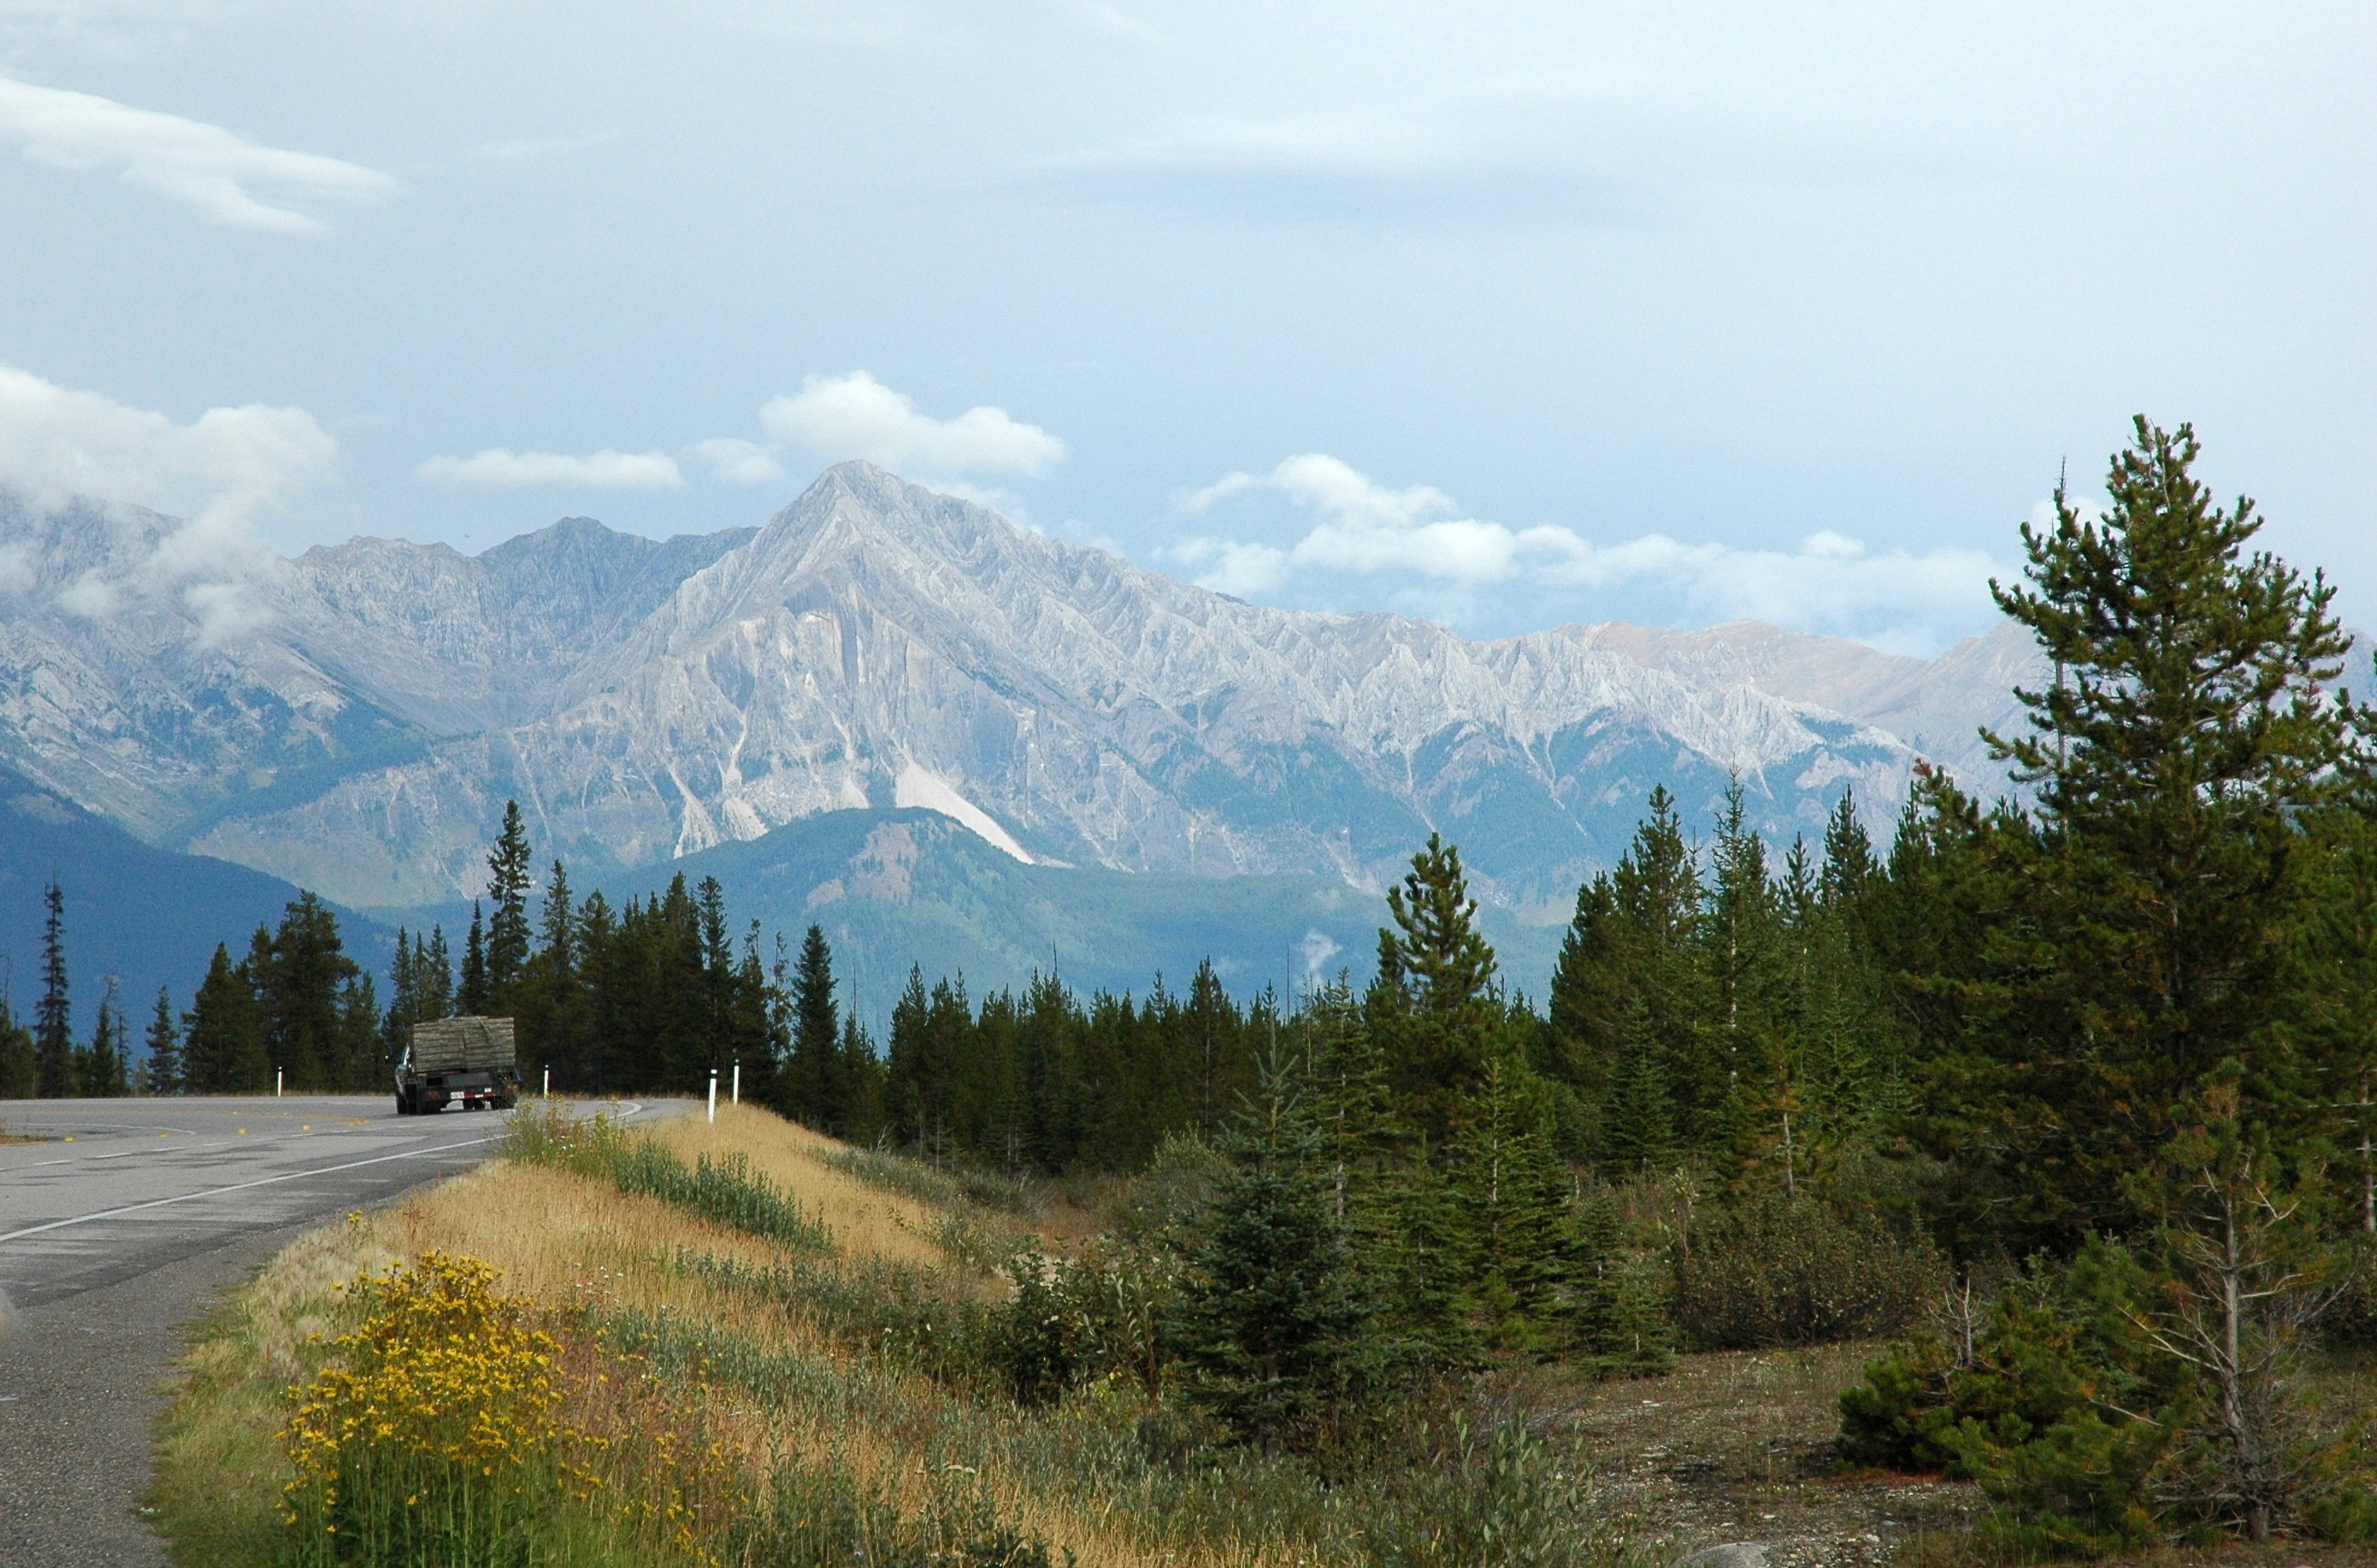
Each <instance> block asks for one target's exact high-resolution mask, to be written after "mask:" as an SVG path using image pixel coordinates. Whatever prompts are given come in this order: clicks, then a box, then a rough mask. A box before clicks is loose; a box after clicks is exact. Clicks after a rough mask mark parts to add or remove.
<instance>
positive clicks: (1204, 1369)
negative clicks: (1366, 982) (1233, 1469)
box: [1171, 1063, 1376, 1452]
mask: <svg viewBox="0 0 2377 1568" xmlns="http://www.w3.org/2000/svg"><path fill="white" fill-rule="evenodd" d="M1229 1150H1230V1155H1231V1167H1230V1170H1229V1172H1228V1173H1227V1174H1226V1175H1225V1176H1224V1177H1223V1179H1222V1180H1221V1183H1220V1186H1219V1189H1218V1191H1216V1192H1215V1193H1214V1196H1213V1201H1212V1209H1211V1211H1210V1215H1209V1217H1208V1219H1207V1221H1206V1224H1205V1227H1204V1229H1203V1233H1202V1235H1201V1236H1200V1238H1199V1239H1197V1241H1196V1243H1195V1245H1194V1246H1193V1247H1192V1248H1191V1250H1190V1251H1189V1259H1188V1263H1189V1268H1188V1271H1187V1279H1186V1282H1185V1284H1184V1287H1183V1289H1182V1291H1181V1295H1180V1299H1179V1305H1178V1310H1177V1319H1176V1321H1175V1322H1174V1323H1173V1324H1172V1335H1171V1336H1172V1338H1173V1340H1174V1342H1175V1343H1176V1344H1177V1345H1178V1347H1179V1351H1180V1364H1181V1369H1182V1374H1183V1391H1184V1393H1185V1394H1186V1395H1187V1397H1188V1399H1189V1402H1190V1403H1191V1404H1192V1405H1194V1406H1197V1407H1198V1408H1200V1409H1202V1410H1204V1411H1206V1412H1208V1413H1209V1414H1211V1415H1212V1416H1213V1417H1214V1418H1217V1419H1219V1420H1220V1421H1221V1422H1223V1424H1224V1425H1225V1426H1226V1427H1228V1428H1229V1430H1231V1431H1232V1432H1233V1433H1235V1434H1236V1436H1237V1437H1238V1438H1239V1440H1240V1441H1242V1442H1250V1443H1254V1444H1258V1445H1260V1447H1262V1448H1263V1449H1264V1450H1265V1451H1267V1452H1268V1451H1271V1450H1273V1449H1279V1448H1287V1449H1304V1448H1309V1447H1311V1446H1314V1445H1315V1444H1317V1443H1319V1442H1322V1441H1324V1440H1325V1439H1326V1437H1327V1436H1328V1435H1329V1430H1330V1428H1331V1426H1332V1424H1333V1423H1337V1422H1343V1421H1344V1420H1345V1419H1346V1418H1348V1417H1349V1416H1350V1415H1351V1414H1352V1413H1353V1410H1354V1407H1355V1406H1356V1405H1358V1403H1359V1402H1360V1401H1361V1400H1362V1399H1363V1398H1364V1396H1365V1395H1366V1394H1368V1393H1369V1392H1370V1391H1371V1385H1372V1383H1373V1381H1374V1379H1375V1376H1376V1359H1375V1356H1374V1354H1373V1352H1372V1349H1371V1346H1370V1343H1369V1339H1370V1336H1369V1333H1368V1328H1369V1322H1370V1311H1369V1308H1368V1302H1367V1300H1366V1299H1365V1297H1364V1295H1363V1292H1362V1290H1361V1288H1360V1285H1359V1281H1358V1277H1357V1275H1356V1272H1355V1267H1354V1261H1353V1257H1352V1255H1351V1253H1350V1251H1348V1249H1347V1246H1346V1235H1345V1230H1344V1227H1343V1226H1342V1225H1340V1224H1339V1223H1338V1222H1337V1220H1336V1218H1335V1216H1334V1214H1333V1206H1332V1203H1331V1201H1330V1196H1329V1187H1328V1182H1327V1180H1326V1179H1325V1178H1324V1177H1323V1175H1322V1173H1321V1168H1320V1151H1319V1147H1318V1143H1317V1141H1316V1140H1315V1139H1314V1137H1313V1135H1312V1131H1311V1129H1310V1128H1309V1126H1308V1125H1307V1124H1306V1122H1305V1120H1304V1119H1303V1117H1302V1114H1301V1111H1300V1107H1298V1106H1297V1105H1296V1102H1295V1100H1294V1098H1293V1097H1292V1095H1291V1094H1290V1092H1289V1086H1288V1083H1287V1082H1286V1074H1285V1073H1284V1071H1280V1070H1279V1066H1278V1064H1276V1063H1274V1064H1273V1066H1272V1071H1270V1072H1269V1073H1267V1074H1266V1083H1265V1087H1264V1092H1263V1096H1262V1100H1261V1102H1260V1104H1259V1105H1258V1106H1257V1107H1255V1108H1254V1110H1253V1111H1252V1113H1251V1115H1250V1116H1249V1118H1248V1125H1247V1126H1245V1127H1244V1128H1243V1129H1242V1130H1241V1131H1238V1132H1237V1133H1236V1135H1235V1136H1234V1137H1233V1138H1232V1139H1231V1140H1230V1143H1229Z"/></svg>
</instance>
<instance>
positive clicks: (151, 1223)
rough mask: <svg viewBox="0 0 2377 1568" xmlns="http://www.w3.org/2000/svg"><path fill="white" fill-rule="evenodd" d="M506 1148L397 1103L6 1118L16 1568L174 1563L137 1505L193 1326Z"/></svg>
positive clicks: (7, 1379) (309, 1100) (2, 1527)
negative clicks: (380, 1209)
mask: <svg viewBox="0 0 2377 1568" xmlns="http://www.w3.org/2000/svg"><path fill="white" fill-rule="evenodd" d="M590 1108H603V1109H606V1110H614V1114H617V1113H618V1112H622V1111H624V1112H627V1113H628V1114H636V1113H639V1112H640V1113H642V1114H647V1115H649V1114H651V1112H650V1111H649V1110H647V1109H645V1107H639V1106H637V1105H635V1103H634V1102H628V1104H627V1105H625V1106H620V1107H612V1106H611V1105H609V1104H608V1103H607V1102H606V1103H605V1104H604V1105H603V1106H602V1107H590ZM502 1131H503V1119H502V1118H501V1117H499V1116H495V1115H491V1114H486V1113H463V1112H452V1111H449V1112H448V1113H447V1114H445V1115H443V1116H431V1117H417V1118H416V1117H399V1116H398V1115H397V1114H396V1110H395V1105H394V1102H393V1100H392V1098H391V1097H390V1096H388V1095H371V1096H368V1097H363V1096H356V1097H345V1096H338V1097H330V1096H314V1095H305V1096H297V1095H293V1096H291V1097H289V1098H287V1099H275V1098H270V1097H264V1098H253V1099H248V1098H242V1099H212V1098H208V1099H187V1100H183V1099H159V1100H44V1101H27V1100H10V1101H0V1132H6V1133H8V1134H11V1135H13V1136H15V1137H18V1138H26V1139H30V1140H32V1141H31V1142H26V1143H0V1563H6V1564H16V1563H20V1562H21V1563H28V1564H30V1563H42V1564H58V1565H60V1568H64V1565H67V1564H81V1563H92V1564H108V1565H111V1568H113V1565H114V1564H129V1563H162V1562H164V1561H165V1556H164V1552H163V1550H162V1548H161V1546H160V1545H159V1543H158V1541H157V1539H156V1538H155V1537H154V1536H153V1535H151V1534H150V1533H149V1530H148V1527H147V1526H146V1525H145V1524H143V1523H142V1522H141V1519H140V1516H139V1513H138V1506H139V1498H140V1494H141V1492H142V1490H144V1489H145V1488H146V1487H147V1485H148V1478H149V1423H150V1422H151V1421H152V1420H153V1419H154V1418H155V1415H156V1412H157V1409H158V1406H159V1404H160V1395H159V1394H158V1391H157V1385H158V1382H159V1381H160V1379H161V1377H162V1375H163V1373H164V1371H165V1369H166V1366H167V1364H168V1363H169V1362H170V1361H171V1359H172V1358H173V1354H174V1352H175V1351H176V1350H177V1349H178V1348H179V1347H180V1344H181V1334H182V1329H183V1325H185V1323H188V1322H189V1320H190V1319H191V1317H192V1316H194V1315H195V1314H196V1313H197V1311H200V1310H201V1309H202V1308H204V1306H205V1305H206V1304H207V1302H208V1301H209V1299H211V1298H212V1297H213V1296H214V1294H215V1293H216V1292H217V1291H219V1290H221V1289H222V1288H223V1287H226V1286H229V1285H232V1284H234V1283H236V1282H237V1281H238V1280H239V1279H241V1278H242V1277H244V1276H245V1275H246V1273H247V1272H248V1271H249V1270H250V1269H252V1268H254V1267H255V1266H256V1264H257V1263H261V1262H262V1261H263V1260H264V1259H265V1258H267V1257H269V1256H270V1255H271V1254H272V1252H273V1251H276V1250H277V1249H279V1248H280V1247H281V1246H282V1245H285V1244H286V1243H287V1241H288V1240H289V1239H291V1238H292V1237H293V1236H294V1235H296V1234H297V1233H298V1232H300V1231H302V1230H304V1229H305V1228H306V1227H311V1226H314V1225H317V1224H320V1223H322V1222H323V1221H325V1220H328V1219H331V1218H335V1217H336V1216H337V1215H341V1214H344V1213H346V1212H347V1211H348V1210H350V1209H357V1208H369V1207H372V1206H374V1205H376V1204H378V1203H386V1202H387V1201H388V1200H389V1199H390V1198H393V1197H395V1196H396V1195H397V1194H399V1193H400V1192H402V1191H405V1190H406V1189H408V1188H411V1187H415V1186H418V1185H420V1184H421V1183H422V1182H424V1181H427V1180H432V1179H436V1178H437V1177H440V1176H446V1175H449V1174H451V1173H453V1172H455V1171H458V1170H460V1169H463V1168H465V1167H469V1166H472V1165H474V1164H476V1163H478V1162H479V1161H480V1160H483V1159H484V1158H486V1157H487V1155H488V1152H489V1147H490V1145H491V1143H493V1142H494V1141H495V1140H496V1139H497V1138H499V1137H500V1136H501V1135H502Z"/></svg>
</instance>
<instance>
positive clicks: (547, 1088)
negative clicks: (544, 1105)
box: [537, 1067, 553, 1100]
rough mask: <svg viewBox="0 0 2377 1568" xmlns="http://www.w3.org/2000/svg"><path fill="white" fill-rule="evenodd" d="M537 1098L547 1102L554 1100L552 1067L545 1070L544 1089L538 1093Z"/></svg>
mask: <svg viewBox="0 0 2377 1568" xmlns="http://www.w3.org/2000/svg"><path fill="white" fill-rule="evenodd" d="M537 1097H538V1098H540V1099H546V1100H549V1099H551V1098H553V1069H551V1068H550V1067H548V1068H546V1069H545V1070H544V1087H543V1089H540V1090H538V1091H537Z"/></svg>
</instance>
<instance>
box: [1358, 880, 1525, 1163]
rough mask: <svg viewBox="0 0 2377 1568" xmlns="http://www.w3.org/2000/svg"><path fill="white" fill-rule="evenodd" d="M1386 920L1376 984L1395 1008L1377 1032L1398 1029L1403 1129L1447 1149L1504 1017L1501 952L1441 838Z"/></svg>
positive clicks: (1400, 889)
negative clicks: (1482, 927) (1497, 961)
mask: <svg viewBox="0 0 2377 1568" xmlns="http://www.w3.org/2000/svg"><path fill="white" fill-rule="evenodd" d="M1387 913H1388V915H1389V916H1390V917H1391V918H1392V921H1393V924H1392V926H1390V927H1386V928H1381V929H1380V932H1379V952H1380V979H1379V982H1378V986H1379V987H1380V989H1386V988H1389V987H1392V991H1393V993H1394V997H1393V1005H1392V1007H1391V1009H1390V1010H1389V1011H1386V1012H1385V1013H1384V1014H1382V1015H1381V1016H1380V1017H1376V1018H1374V1019H1373V1027H1382V1026H1383V1027H1386V1028H1388V1029H1389V1030H1390V1031H1391V1033H1390V1034H1389V1035H1388V1038H1387V1041H1386V1046H1387V1049H1388V1052H1389V1071H1390V1073H1391V1075H1392V1077H1391V1081H1392V1084H1393V1087H1394V1090H1395V1093H1396V1095H1398V1097H1399V1099H1400V1100H1401V1102H1402V1104H1401V1111H1402V1115H1403V1118H1404V1122H1405V1124H1406V1125H1407V1126H1408V1127H1409V1128H1411V1129H1412V1130H1413V1131H1415V1132H1416V1133H1418V1134H1420V1135H1421V1136H1422V1137H1424V1138H1426V1139H1427V1141H1428V1142H1429V1143H1432V1144H1433V1145H1435V1146H1436V1147H1437V1148H1439V1150H1440V1149H1442V1148H1443V1147H1445V1146H1446V1144H1447V1143H1449V1142H1450V1141H1451V1135H1452V1132H1453V1130H1454V1128H1455V1127H1456V1126H1457V1125H1458V1124H1459V1122H1460V1120H1461V1118H1462V1116H1463V1110H1464V1108H1465V1107H1466V1105H1467V1102H1468V1099H1469V1096H1470V1095H1471V1094H1472V1092H1473V1091H1475V1089H1476V1088H1477V1087H1478V1086H1479V1085H1481V1084H1482V1083H1484V1081H1485V1078H1486V1071H1487V1061H1488V1059H1489V1055H1490V1050H1491V1040H1492V1036H1493V1034H1494V1031H1495V1028H1496V1026H1497V1024H1498V1023H1499V1017H1500V1013H1501V1002H1500V999H1499V997H1498V996H1497V995H1496V993H1495V991H1494V966H1495V965H1494V950H1493V949H1492V948H1490V947H1488V946H1487V943H1486V938H1485V936H1484V934H1483V933H1481V932H1480V931H1479V930H1478V928H1477V901H1476V900H1475V899H1474V898H1472V897H1471V896H1470V895H1469V881H1468V878H1467V876H1466V874H1465V873H1463V870H1462V868H1461V852H1460V851H1459V850H1458V849H1456V848H1454V847H1453V846H1452V845H1451V844H1446V843H1445V842H1444V841H1443V839H1442V837H1441V836H1439V835H1438V834H1435V833H1430V834H1429V835H1428V840H1427V847H1425V848H1423V849H1422V850H1421V851H1420V852H1419V853H1418V854H1416V855H1415V856H1412V868H1411V870H1410V871H1409V873H1407V874H1406V875H1405V876H1404V880H1403V882H1402V884H1401V885H1400V886H1397V887H1392V888H1390V889H1388V890H1387Z"/></svg>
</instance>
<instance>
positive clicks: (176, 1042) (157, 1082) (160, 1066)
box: [144, 986, 188, 1095]
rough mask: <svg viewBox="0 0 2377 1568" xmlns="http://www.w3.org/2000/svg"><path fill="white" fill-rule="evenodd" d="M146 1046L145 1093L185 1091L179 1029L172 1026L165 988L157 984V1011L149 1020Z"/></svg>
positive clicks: (186, 1087)
mask: <svg viewBox="0 0 2377 1568" xmlns="http://www.w3.org/2000/svg"><path fill="white" fill-rule="evenodd" d="M144 1043H145V1044H146V1046H147V1047H148V1052H149V1064H148V1074H147V1076H148V1082H149V1093H150V1094H152V1095H181V1094H186V1093H188V1084H187V1083H185V1080H184V1078H183V1075H182V1032H181V1031H180V1030H178V1029H176V1028H175V1027H173V999H172V998H171V997H170V996H168V995H167V994H166V991H165V987H162V986H160V987H157V1011H155V1012H154V1013H153V1014H151V1015H150V1017H149V1034H148V1037H147V1040H146V1041H145V1042H144Z"/></svg>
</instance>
